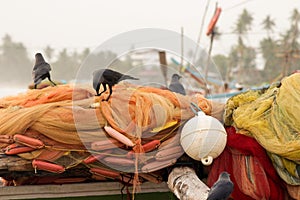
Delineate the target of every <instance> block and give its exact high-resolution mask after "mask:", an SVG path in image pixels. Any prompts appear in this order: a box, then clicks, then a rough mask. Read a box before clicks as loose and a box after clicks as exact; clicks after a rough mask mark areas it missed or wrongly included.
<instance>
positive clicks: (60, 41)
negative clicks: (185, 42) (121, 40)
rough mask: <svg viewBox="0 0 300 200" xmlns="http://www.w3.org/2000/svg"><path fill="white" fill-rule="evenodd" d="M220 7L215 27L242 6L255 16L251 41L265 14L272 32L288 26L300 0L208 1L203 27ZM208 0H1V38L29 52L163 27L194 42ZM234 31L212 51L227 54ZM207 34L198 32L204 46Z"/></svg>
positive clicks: (225, 26) (228, 27)
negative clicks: (271, 21)
mask: <svg viewBox="0 0 300 200" xmlns="http://www.w3.org/2000/svg"><path fill="white" fill-rule="evenodd" d="M216 2H218V5H219V6H221V7H222V9H223V12H222V13H221V16H220V20H219V21H218V24H217V25H218V27H219V29H220V30H221V32H223V33H230V32H231V31H232V26H233V24H234V22H236V20H237V18H238V15H239V14H241V12H242V10H243V9H244V8H246V9H247V10H248V11H249V12H250V13H251V14H253V17H254V21H253V23H254V28H253V30H252V32H253V34H251V35H249V40H248V42H249V43H253V44H255V41H256V40H257V38H259V37H262V36H264V35H263V31H262V30H261V27H260V26H259V25H260V23H261V21H262V19H263V18H265V17H266V16H267V15H268V14H270V15H271V17H272V18H274V19H275V21H276V24H277V29H276V32H282V31H283V30H285V29H286V28H288V25H289V21H288V20H289V17H290V15H291V12H292V10H293V9H294V8H297V9H298V10H300V1H299V0H219V1H212V0H211V1H210V3H209V10H208V13H207V17H206V24H205V26H204V27H205V28H204V32H205V31H206V27H207V23H208V22H209V20H210V18H211V16H212V14H213V10H214V8H215V3H216ZM206 3H207V0H186V1H179V0H176V1H174V0H151V1H150V0H149V1H148V0H127V1H124V0H118V1H117V0H107V1H102V0H0V24H1V27H0V37H1V38H2V37H3V36H4V35H5V34H6V33H7V34H9V35H11V36H12V38H13V40H14V41H18V42H22V43H24V44H25V46H26V47H27V48H28V50H29V53H31V52H36V51H41V49H43V48H44V47H45V46H46V45H48V44H49V45H50V46H51V47H53V48H55V49H59V48H64V47H65V48H67V49H68V50H70V51H72V50H74V49H75V50H76V49H77V50H81V49H83V48H85V47H89V48H91V49H93V48H96V47H97V46H98V45H101V44H102V43H103V42H104V41H106V40H108V39H110V38H111V37H112V36H115V35H118V34H121V33H123V32H126V31H132V30H134V29H140V28H162V29H168V30H172V31H177V32H180V28H181V27H184V33H185V35H186V36H187V37H189V38H191V39H192V40H195V41H197V37H198V34H199V30H200V25H201V20H202V17H203V12H204V8H205V6H206ZM234 40H235V36H234V35H232V34H225V35H223V36H222V38H221V40H220V41H216V42H215V44H214V51H215V52H221V53H222V52H223V53H228V51H229V46H230V45H231V44H232V41H234ZM208 42H209V38H208V37H206V36H205V35H204V36H203V37H201V44H202V45H203V46H208Z"/></svg>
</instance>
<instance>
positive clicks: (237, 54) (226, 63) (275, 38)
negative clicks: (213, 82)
mask: <svg viewBox="0 0 300 200" xmlns="http://www.w3.org/2000/svg"><path fill="white" fill-rule="evenodd" d="M253 19H254V18H253V16H252V15H251V14H250V12H249V11H248V10H246V9H244V10H243V12H242V13H241V14H240V15H239V16H238V19H237V21H236V22H235V24H234V26H233V30H232V33H233V34H235V35H236V36H237V40H236V44H235V45H233V46H232V47H231V50H230V53H229V55H215V56H214V57H213V60H214V61H215V63H216V65H217V67H218V69H219V71H220V73H221V75H222V77H223V80H226V81H227V82H230V81H232V80H235V81H236V82H240V83H243V84H246V85H259V84H262V83H264V82H265V83H272V82H274V81H278V80H280V79H281V78H282V77H284V76H287V75H289V74H291V73H293V72H294V71H295V70H299V69H300V45H299V36H300V30H299V22H300V13H299V11H298V10H297V9H294V10H293V11H292V13H291V15H290V17H289V21H288V22H289V28H288V30H285V31H284V32H280V33H277V34H276V33H275V32H274V30H275V28H276V22H275V20H274V19H273V18H272V17H271V16H270V15H267V16H266V17H265V18H264V19H263V20H262V21H261V28H262V29H263V30H265V32H266V35H265V37H263V38H262V39H261V40H260V43H259V46H258V47H253V46H251V45H248V44H247V42H246V41H247V38H248V37H251V30H252V25H253V24H252V23H253ZM216 34H217V36H220V37H222V32H220V33H218V31H217V32H216ZM259 54H260V55H262V59H263V63H264V66H263V70H259V69H258V66H257V64H256V59H257V56H258V55H259Z"/></svg>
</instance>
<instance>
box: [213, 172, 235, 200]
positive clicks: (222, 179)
mask: <svg viewBox="0 0 300 200" xmlns="http://www.w3.org/2000/svg"><path fill="white" fill-rule="evenodd" d="M229 176H230V174H228V173H227V172H222V173H221V174H220V175H219V178H218V180H217V181H216V182H215V183H214V184H213V186H212V187H211V188H210V191H209V193H208V197H207V200H226V199H228V198H229V196H230V194H231V193H232V191H233V182H232V181H231V180H230V177H229Z"/></svg>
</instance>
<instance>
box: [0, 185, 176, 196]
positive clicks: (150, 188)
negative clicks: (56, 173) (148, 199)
mask: <svg viewBox="0 0 300 200" xmlns="http://www.w3.org/2000/svg"><path fill="white" fill-rule="evenodd" d="M122 187H123V185H122V184H120V183H118V182H101V183H99V182H98V183H76V184H63V185H34V186H6V187H1V188H0V199H3V200H6V199H32V198H56V197H82V196H102V195H116V194H117V195H118V194H121V189H122ZM129 191H132V187H130V188H129ZM169 191H170V190H169V189H168V186H167V184H166V183H165V182H163V183H160V184H153V183H150V182H145V183H143V184H142V185H141V191H140V192H138V193H151V192H169ZM123 192H125V193H126V191H125V190H124V191H123Z"/></svg>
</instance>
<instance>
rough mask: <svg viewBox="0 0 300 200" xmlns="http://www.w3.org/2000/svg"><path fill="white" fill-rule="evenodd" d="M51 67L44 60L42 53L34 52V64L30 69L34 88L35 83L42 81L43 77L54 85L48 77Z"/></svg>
mask: <svg viewBox="0 0 300 200" xmlns="http://www.w3.org/2000/svg"><path fill="white" fill-rule="evenodd" d="M50 71H51V67H50V65H49V64H48V63H47V62H46V61H45V60H44V58H43V55H42V54H41V53H37V54H35V64H34V67H33V70H32V76H33V79H34V89H36V87H37V85H38V84H39V83H41V82H42V80H44V79H45V78H48V80H49V81H50V82H51V83H52V84H53V85H56V84H55V83H54V82H53V81H52V80H51V77H50Z"/></svg>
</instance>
